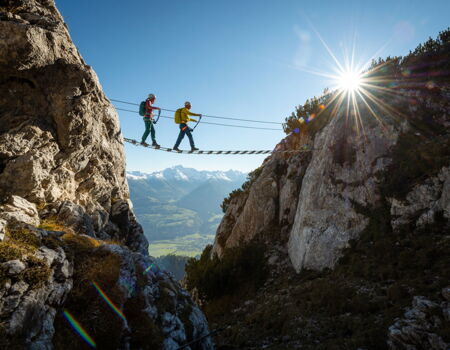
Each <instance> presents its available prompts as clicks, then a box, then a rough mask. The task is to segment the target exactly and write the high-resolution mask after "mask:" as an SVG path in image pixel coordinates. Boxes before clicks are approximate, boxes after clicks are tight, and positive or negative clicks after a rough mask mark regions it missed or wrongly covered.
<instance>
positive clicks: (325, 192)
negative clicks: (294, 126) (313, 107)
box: [212, 89, 450, 272]
mask: <svg viewBox="0 0 450 350" xmlns="http://www.w3.org/2000/svg"><path fill="white" fill-rule="evenodd" d="M443 91H444V89H443ZM444 92H445V91H444ZM444 92H443V93H444ZM405 94H406V93H405ZM410 94H411V95H414V96H415V97H417V95H416V94H413V93H410ZM406 95H408V94H406ZM399 101H401V99H400V98H397V99H395V100H394V102H396V103H400V102H399ZM394 102H392V103H394ZM424 104H425V105H426V106H427V108H430V110H433V111H434V112H435V113H439V114H438V115H439V119H438V121H437V123H438V124H439V127H442V126H443V125H446V124H445V123H446V122H447V120H448V115H449V114H448V111H449V110H450V109H449V107H448V106H447V105H445V104H443V103H442V102H439V103H432V102H430V101H428V100H427V99H426V98H424ZM444 105H445V106H446V107H444ZM413 107H414V108H416V109H415V112H416V113H417V107H415V106H413ZM443 111H444V112H443ZM445 111H446V112H445ZM410 112H411V113H413V112H414V111H412V110H411V111H410ZM342 113H343V112H342ZM340 115H341V112H339V111H338V112H337V113H336V115H335V117H334V118H331V119H330V121H329V123H328V124H327V125H326V126H324V127H323V128H322V129H321V130H320V131H318V132H317V134H316V135H315V137H314V138H313V139H310V140H307V142H306V145H307V146H306V148H307V149H308V148H309V149H310V152H304V148H305V147H303V145H302V143H304V142H305V139H304V136H303V135H302V136H301V137H300V136H298V135H295V134H292V135H290V136H288V137H287V138H286V139H285V140H283V141H282V143H280V145H278V147H284V149H285V150H288V151H290V152H292V153H289V152H288V153H287V154H277V153H275V154H274V155H272V156H270V157H269V158H268V159H266V161H265V163H264V164H263V166H262V168H261V169H260V170H259V171H260V175H259V177H258V178H257V179H256V180H255V181H253V183H252V184H251V185H250V186H249V188H248V189H247V190H246V191H243V192H242V193H241V194H240V195H238V196H235V197H234V198H233V199H232V200H231V201H230V204H229V205H228V209H227V212H226V213H225V216H224V218H223V220H222V222H221V224H220V226H219V228H218V230H217V234H216V239H215V243H214V246H213V250H212V252H213V254H217V255H219V256H222V254H223V250H224V249H225V248H227V247H233V246H236V245H238V244H240V242H247V241H249V240H251V239H254V238H261V237H265V239H266V240H267V238H269V240H272V242H279V241H280V236H279V233H281V237H283V239H284V240H286V239H287V241H288V242H287V246H288V250H289V256H290V259H291V262H292V264H293V266H294V268H295V269H296V270H297V271H298V272H299V271H301V270H302V269H304V268H306V269H313V270H322V269H324V268H332V267H334V266H335V264H336V262H337V261H338V259H339V258H340V257H341V256H342V250H343V249H344V248H346V247H348V245H349V241H351V240H352V239H355V238H358V237H359V234H360V233H361V232H362V231H363V230H364V229H365V228H366V227H367V225H368V223H369V216H370V215H367V214H368V213H370V210H371V208H374V207H377V206H379V205H380V204H381V203H382V202H383V201H387V202H388V203H389V205H390V208H391V209H390V211H391V215H392V227H393V228H394V229H397V228H399V227H400V226H402V225H405V224H406V223H410V222H411V220H413V219H414V220H416V221H417V222H416V223H417V225H419V226H420V225H423V224H427V223H432V222H433V221H434V217H435V215H440V213H443V214H444V217H445V218H447V219H448V210H449V209H448V205H449V193H448V191H449V184H448V182H449V175H448V173H449V171H448V161H447V162H445V161H444V162H443V163H442V165H443V166H442V167H440V168H438V169H439V171H438V174H437V175H436V176H434V177H432V178H428V179H423V180H422V181H419V182H418V183H416V185H415V186H414V188H413V190H412V191H411V193H410V194H408V196H407V197H406V199H402V198H400V197H398V196H394V195H392V196H390V195H389V194H388V193H382V191H383V188H384V186H385V183H386V182H389V177H390V176H392V175H391V174H389V173H388V169H389V167H390V166H391V165H392V162H393V158H392V157H393V156H392V152H393V150H397V149H398V148H399V147H404V146H402V145H400V146H399V145H398V143H399V138H400V137H404V135H411V134H412V135H414V137H415V138H417V143H419V144H420V143H421V142H423V141H422V139H421V134H420V133H415V131H414V130H415V127H414V126H412V125H411V124H410V123H409V122H408V121H407V120H403V121H402V122H392V120H390V117H389V116H388V115H386V116H381V117H380V119H381V120H383V122H382V123H380V122H378V121H376V120H375V119H374V118H373V117H372V115H370V114H369V115H361V120H360V121H359V122H360V123H362V124H363V125H364V131H363V132H362V131H361V132H358V131H357V127H356V125H355V124H353V122H354V123H356V121H353V122H352V121H351V120H352V119H347V118H341V117H340ZM342 115H343V114H342ZM296 139H300V141H297V142H295V141H294V140H296ZM434 140H435V141H432V142H435V143H439V142H441V141H436V140H438V139H437V138H436V137H435V138H434ZM445 140H448V138H444V143H443V144H446V143H445V142H448V141H445ZM423 147H428V146H425V145H423ZM432 147H436V146H432ZM441 147H442V148H443V149H444V148H445V147H444V146H441ZM295 152H298V153H295ZM443 152H445V151H443ZM432 156H433V155H431V156H430V157H432ZM396 161H398V160H396ZM383 174H386V178H387V179H386V178H384V177H383V176H384V175H383ZM405 181H406V180H405ZM416 216H417V218H416ZM286 237H288V238H286Z"/></svg>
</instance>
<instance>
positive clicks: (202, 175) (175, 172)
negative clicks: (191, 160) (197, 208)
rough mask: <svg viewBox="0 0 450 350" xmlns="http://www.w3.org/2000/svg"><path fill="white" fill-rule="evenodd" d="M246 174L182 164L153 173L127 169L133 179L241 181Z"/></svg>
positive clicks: (128, 174) (129, 177)
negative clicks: (195, 167)
mask: <svg viewBox="0 0 450 350" xmlns="http://www.w3.org/2000/svg"><path fill="white" fill-rule="evenodd" d="M243 176H244V177H245V176H246V173H243V172H240V171H237V170H228V171H208V170H196V169H192V168H185V167H183V166H181V165H177V166H173V167H171V168H167V169H164V170H161V171H156V172H153V173H143V172H141V171H127V178H128V179H133V180H148V179H152V178H154V179H159V180H167V181H171V180H176V181H187V182H192V181H207V180H210V179H215V180H222V181H229V182H234V181H240V180H241V178H242V177H243Z"/></svg>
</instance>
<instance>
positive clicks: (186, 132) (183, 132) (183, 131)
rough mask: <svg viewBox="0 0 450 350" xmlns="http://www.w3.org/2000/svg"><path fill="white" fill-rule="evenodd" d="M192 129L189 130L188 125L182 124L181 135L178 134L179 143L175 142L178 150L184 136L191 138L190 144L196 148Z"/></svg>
mask: <svg viewBox="0 0 450 350" xmlns="http://www.w3.org/2000/svg"><path fill="white" fill-rule="evenodd" d="M191 130H192V129H191V128H189V127H188V126H187V124H185V123H181V124H180V133H179V134H178V138H177V142H175V148H178V146H179V145H180V143H181V141H182V140H183V138H184V135H187V137H188V138H189V143H190V144H191V148H194V147H195V145H194V138H193V137H192V133H191Z"/></svg>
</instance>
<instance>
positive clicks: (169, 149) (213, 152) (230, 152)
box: [123, 137, 314, 155]
mask: <svg viewBox="0 0 450 350" xmlns="http://www.w3.org/2000/svg"><path fill="white" fill-rule="evenodd" d="M123 140H124V141H125V142H128V143H131V144H132V145H135V146H142V147H145V148H152V149H155V150H158V151H164V152H171V153H182V154H215V155H217V154H232V155H234V154H271V153H299V152H311V151H313V150H314V149H312V148H308V147H309V146H307V145H304V147H303V148H302V149H297V150H273V151H270V150H262V151H261V150H256V151H201V150H198V151H188V150H179V151H175V150H173V149H172V148H167V147H155V146H152V145H149V144H143V143H141V142H139V141H137V140H133V139H128V138H126V137H124V138H123Z"/></svg>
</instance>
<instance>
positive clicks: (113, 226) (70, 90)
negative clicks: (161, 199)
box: [0, 0, 214, 350]
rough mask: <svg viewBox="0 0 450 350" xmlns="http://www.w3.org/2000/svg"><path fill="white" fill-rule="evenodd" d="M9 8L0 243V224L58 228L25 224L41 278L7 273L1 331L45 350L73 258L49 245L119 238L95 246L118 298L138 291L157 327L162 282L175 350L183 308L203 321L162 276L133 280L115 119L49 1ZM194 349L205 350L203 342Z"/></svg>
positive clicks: (134, 263)
mask: <svg viewBox="0 0 450 350" xmlns="http://www.w3.org/2000/svg"><path fill="white" fill-rule="evenodd" d="M14 6H16V7H17V8H20V11H19V13H17V14H12V13H10V12H8V11H3V10H5V6H4V4H2V5H0V8H1V10H2V11H0V38H1V40H0V76H1V77H2V80H5V83H4V84H0V110H1V113H2V115H1V123H0V159H1V167H0V168H1V170H0V239H3V235H4V233H5V227H6V225H15V226H16V225H19V224H20V225H23V224H24V223H25V224H28V225H31V226H33V227H37V226H39V225H40V223H41V220H49V221H52V220H54V221H56V222H57V223H58V224H60V225H63V229H61V232H49V231H45V230H43V229H34V228H32V227H30V229H32V231H33V233H35V234H36V235H37V236H39V237H40V238H42V242H43V243H44V245H43V246H41V247H39V249H37V251H36V252H35V253H34V258H36V259H40V260H42V261H43V262H44V263H45V266H46V268H48V270H49V276H48V278H47V279H46V280H43V281H39V282H40V283H37V284H36V285H27V284H26V283H24V282H16V281H15V280H14V278H12V279H11V281H9V283H5V284H4V285H3V286H2V287H1V288H0V295H1V298H0V318H1V319H2V328H4V329H5V332H6V333H8V334H10V335H18V334H20V337H21V339H23V340H24V341H25V342H26V348H30V349H52V348H53V345H52V338H53V334H54V319H55V314H56V310H61V309H63V308H64V303H65V301H66V298H67V295H68V294H69V293H70V291H71V289H72V285H73V281H72V274H73V268H74V267H73V262H71V261H70V260H69V259H68V257H67V256H66V254H65V252H64V250H63V249H61V248H59V247H56V246H57V245H58V244H54V243H52V242H53V238H55V237H57V236H61V235H63V234H64V232H66V233H70V234H79V235H88V236H89V237H93V238H97V239H102V240H114V241H117V242H120V244H121V246H119V245H103V246H102V247H100V248H98V249H108V250H110V251H111V252H113V253H114V254H117V255H118V256H119V257H120V261H121V265H120V276H119V280H118V285H119V287H120V288H121V289H122V290H123V291H124V292H125V293H126V294H125V295H126V297H127V298H131V297H133V295H136V294H138V293H139V295H140V296H142V297H143V299H144V307H143V310H144V311H145V312H147V314H148V315H149V317H151V318H152V319H153V320H154V321H155V322H156V323H157V324H158V326H159V327H160V329H161V330H162V329H163V327H162V326H161V324H159V323H158V322H159V320H160V316H161V315H162V314H163V313H164V312H165V311H166V310H160V309H158V308H157V307H156V306H155V301H156V300H157V299H158V298H159V296H160V295H159V293H161V289H162V288H161V286H160V280H163V279H165V282H166V283H165V284H169V285H170V287H168V288H169V291H168V292H167V295H168V298H170V300H171V302H172V303H173V305H174V306H175V310H176V312H175V314H173V318H171V322H172V323H171V324H172V325H171V326H170V327H168V329H170V331H169V330H168V331H167V332H163V334H164V336H165V337H166V341H165V343H166V344H168V345H167V346H169V347H170V346H172V345H173V346H176V347H178V346H179V345H180V344H181V343H182V342H184V341H185V339H187V336H186V328H187V327H185V326H184V324H183V322H182V321H181V318H180V317H181V314H180V313H181V312H182V310H184V309H185V307H187V306H190V307H192V309H193V310H197V311H196V313H197V314H196V317H195V320H196V323H195V324H193V326H192V327H193V328H192V329H193V332H194V333H195V332H196V334H205V332H208V324H207V321H206V319H205V318H204V316H203V314H202V313H201V311H200V310H199V309H196V308H195V304H194V303H193V302H192V300H191V299H190V297H189V296H188V295H187V293H186V292H185V291H182V290H181V287H180V286H179V285H178V284H177V283H176V282H175V281H172V279H171V277H170V275H168V274H166V273H164V272H163V271H161V272H160V275H159V276H157V275H153V276H152V275H150V274H148V276H146V277H145V280H146V282H145V283H144V285H143V286H141V285H139V286H138V283H137V280H138V278H137V277H138V276H137V273H138V272H137V267H139V269H142V270H145V268H147V267H148V266H150V265H151V263H153V260H152V259H151V258H150V257H149V256H148V242H147V240H146V238H145V236H144V234H143V231H142V227H141V226H140V225H139V223H138V222H137V221H136V218H135V216H134V213H133V210H132V205H131V202H130V200H129V190H128V185H127V180H126V177H125V153H124V147H123V138H122V134H121V131H120V125H119V120H118V116H117V113H116V111H115V109H114V107H113V105H112V104H111V102H110V101H109V100H108V99H107V97H106V96H105V94H104V92H103V91H102V87H101V85H100V82H99V80H98V77H97V75H96V74H95V72H94V71H93V70H92V68H91V67H89V66H88V65H86V64H85V62H84V60H83V58H82V57H81V55H80V54H79V52H78V50H77V48H76V47H75V45H74V44H73V42H72V40H71V38H70V35H69V33H68V30H67V26H66V25H65V23H64V21H63V18H62V16H61V15H60V13H59V12H58V10H57V8H56V6H55V2H54V1H53V0H49V1H35V0H18V1H15V2H14ZM7 12H8V13H7ZM3 77H5V79H3ZM5 199H7V200H5ZM51 235H52V236H54V237H49V236H51ZM47 238H48V239H49V240H47ZM45 244H47V245H48V246H45ZM24 261H26V259H25V258H24V259H22V263H23V262H24ZM10 265H11V267H13V266H14V269H13V270H14V271H19V270H20V269H21V268H22V267H21V266H20V262H13V263H10ZM30 266H31V264H30ZM22 272H26V270H23V271H22ZM139 277H141V276H139ZM7 284H9V285H7ZM120 306H121V307H122V306H123V305H120ZM193 313H194V311H193ZM202 316H203V318H202ZM172 326H173V327H172ZM123 327H124V328H123V334H124V336H123V337H124V338H123V344H124V345H123V346H124V349H126V348H127V347H128V348H130V339H129V338H130V334H131V333H130V329H129V327H130V326H129V325H128V324H127V323H126V322H124V325H123ZM174 344H176V345H174ZM198 348H199V349H202V350H209V349H213V348H214V347H213V345H212V343H211V341H210V340H209V339H205V340H204V341H201V342H199V344H198Z"/></svg>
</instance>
